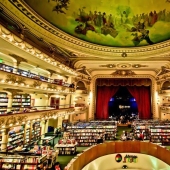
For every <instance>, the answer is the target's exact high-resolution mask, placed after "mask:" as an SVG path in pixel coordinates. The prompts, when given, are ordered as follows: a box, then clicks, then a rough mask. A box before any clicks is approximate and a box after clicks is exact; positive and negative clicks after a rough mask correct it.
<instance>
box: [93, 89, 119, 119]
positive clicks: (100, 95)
mask: <svg viewBox="0 0 170 170" xmlns="http://www.w3.org/2000/svg"><path fill="white" fill-rule="evenodd" d="M118 89H119V86H97V99H96V119H108V117H109V113H108V103H109V100H110V98H111V97H112V96H114V95H115V93H116V92H117V91H118Z"/></svg>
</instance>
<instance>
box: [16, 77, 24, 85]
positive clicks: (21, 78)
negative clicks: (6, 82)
mask: <svg viewBox="0 0 170 170" xmlns="http://www.w3.org/2000/svg"><path fill="white" fill-rule="evenodd" d="M25 81H26V79H25V78H24V77H18V80H17V82H18V83H19V84H21V83H24V84H26V83H25Z"/></svg>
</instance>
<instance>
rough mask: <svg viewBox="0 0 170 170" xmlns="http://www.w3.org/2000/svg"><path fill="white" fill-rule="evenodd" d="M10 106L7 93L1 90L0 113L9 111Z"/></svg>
mask: <svg viewBox="0 0 170 170" xmlns="http://www.w3.org/2000/svg"><path fill="white" fill-rule="evenodd" d="M7 107H8V97H7V93H4V92H0V114H4V113H5V112H7Z"/></svg>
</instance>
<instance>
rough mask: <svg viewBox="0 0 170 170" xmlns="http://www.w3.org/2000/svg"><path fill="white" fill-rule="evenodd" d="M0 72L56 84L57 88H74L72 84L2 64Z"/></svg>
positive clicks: (0, 64)
mask: <svg viewBox="0 0 170 170" xmlns="http://www.w3.org/2000/svg"><path fill="white" fill-rule="evenodd" d="M0 70H2V71H5V72H8V73H13V74H17V75H20V76H23V77H27V78H31V79H36V80H40V81H43V82H48V83H52V84H56V85H59V86H64V87H70V88H74V84H69V83H65V82H63V80H62V79H50V78H48V77H45V76H42V75H37V74H34V73H31V72H30V71H25V70H21V69H17V68H14V67H12V66H9V65H6V64H2V63H0Z"/></svg>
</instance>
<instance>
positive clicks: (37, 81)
mask: <svg viewBox="0 0 170 170" xmlns="http://www.w3.org/2000/svg"><path fill="white" fill-rule="evenodd" d="M41 84H42V82H41V81H39V80H35V81H34V83H33V85H32V86H33V87H37V86H41Z"/></svg>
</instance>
